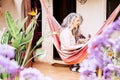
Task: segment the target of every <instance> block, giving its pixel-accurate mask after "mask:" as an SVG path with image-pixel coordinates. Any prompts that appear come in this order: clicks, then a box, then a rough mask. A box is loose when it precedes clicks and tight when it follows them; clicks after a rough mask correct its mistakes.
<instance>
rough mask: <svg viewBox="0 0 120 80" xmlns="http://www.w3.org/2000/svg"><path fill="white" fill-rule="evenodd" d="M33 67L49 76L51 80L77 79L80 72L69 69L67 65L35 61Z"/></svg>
mask: <svg viewBox="0 0 120 80" xmlns="http://www.w3.org/2000/svg"><path fill="white" fill-rule="evenodd" d="M33 67H34V68H37V69H38V70H40V72H42V73H43V74H44V75H45V76H49V77H51V78H52V79H53V80H79V77H80V74H79V73H78V72H72V71H70V70H69V67H68V65H64V64H53V65H52V64H49V63H45V62H40V61H35V62H34V63H33Z"/></svg>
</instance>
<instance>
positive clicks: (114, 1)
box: [106, 0, 120, 20]
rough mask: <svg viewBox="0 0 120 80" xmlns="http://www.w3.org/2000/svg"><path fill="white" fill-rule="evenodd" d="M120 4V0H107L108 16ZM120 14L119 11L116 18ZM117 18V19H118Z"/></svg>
mask: <svg viewBox="0 0 120 80" xmlns="http://www.w3.org/2000/svg"><path fill="white" fill-rule="evenodd" d="M119 4H120V0H107V13H106V18H108V17H109V16H110V14H111V13H112V12H113V11H114V10H115V8H116V7H117V6H118V5H119ZM118 16H120V13H118V15H117V17H116V19H117V18H118ZM116 19H115V20H116Z"/></svg>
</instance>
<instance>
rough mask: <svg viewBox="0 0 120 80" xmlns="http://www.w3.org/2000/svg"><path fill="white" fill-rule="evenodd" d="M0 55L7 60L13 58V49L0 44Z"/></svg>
mask: <svg viewBox="0 0 120 80" xmlns="http://www.w3.org/2000/svg"><path fill="white" fill-rule="evenodd" d="M0 55H2V56H5V57H8V58H14V55H15V48H13V47H12V46H10V45H8V44H0Z"/></svg>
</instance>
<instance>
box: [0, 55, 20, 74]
mask: <svg viewBox="0 0 120 80" xmlns="http://www.w3.org/2000/svg"><path fill="white" fill-rule="evenodd" d="M0 67H1V68H2V71H0V72H3V71H5V72H6V73H8V74H11V75H12V76H14V75H15V74H16V73H17V71H18V68H19V65H18V64H17V62H16V61H14V60H10V59H9V58H6V57H4V56H0Z"/></svg>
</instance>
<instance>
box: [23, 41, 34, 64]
mask: <svg viewBox="0 0 120 80" xmlns="http://www.w3.org/2000/svg"><path fill="white" fill-rule="evenodd" d="M31 44H32V41H31V42H30V43H29V44H28V49H27V51H26V53H25V57H24V60H23V63H22V66H24V65H25V63H26V60H27V58H28V55H29V51H30V49H31Z"/></svg>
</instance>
